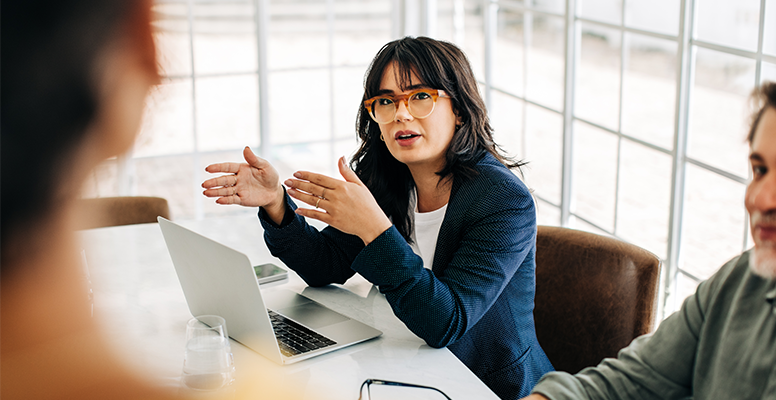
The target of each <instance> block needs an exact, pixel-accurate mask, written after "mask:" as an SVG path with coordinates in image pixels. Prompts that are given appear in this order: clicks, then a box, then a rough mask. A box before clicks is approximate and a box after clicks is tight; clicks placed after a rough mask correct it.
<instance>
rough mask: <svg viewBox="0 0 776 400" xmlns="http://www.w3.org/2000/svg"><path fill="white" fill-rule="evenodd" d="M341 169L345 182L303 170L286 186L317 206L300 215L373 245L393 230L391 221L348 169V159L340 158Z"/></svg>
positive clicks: (301, 211) (298, 212) (300, 211)
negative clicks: (373, 241)
mask: <svg viewBox="0 0 776 400" xmlns="http://www.w3.org/2000/svg"><path fill="white" fill-rule="evenodd" d="M338 167H339V171H340V174H341V175H342V177H343V178H345V181H344V182H343V181H340V180H337V179H334V178H330V177H328V176H325V175H321V174H315V173H312V172H305V171H299V172H296V173H294V177H295V178H297V179H288V180H286V181H285V182H283V183H284V184H285V185H286V187H288V188H289V189H288V191H287V193H288V195H289V196H291V197H293V198H295V199H297V200H301V201H303V202H305V203H307V204H309V205H311V206H313V207H315V209H305V208H299V209H297V210H296V213H297V214H299V215H302V216H305V217H309V218H313V219H317V220H319V221H322V222H324V223H326V224H329V225H331V226H333V227H334V228H337V229H339V230H341V231H342V232H345V233H349V234H351V235H356V236H358V237H360V238H361V240H363V241H364V244H369V243H370V242H371V241H372V240H374V239H375V238H376V237H377V236H379V235H380V234H381V233H383V232H384V231H385V230H386V229H388V228H390V227H391V221H390V220H389V219H388V217H387V216H386V215H385V213H384V212H383V210H382V209H381V208H380V206H379V205H378V204H377V201H376V200H375V198H374V197H373V196H372V193H371V192H370V191H369V189H368V188H367V187H366V186H365V185H364V184H363V183H362V182H361V180H360V179H358V176H357V175H356V173H355V172H353V170H351V169H350V168H349V167H348V166H347V164H346V163H345V157H341V158H340V159H339V163H338Z"/></svg>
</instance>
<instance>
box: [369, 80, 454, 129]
mask: <svg viewBox="0 0 776 400" xmlns="http://www.w3.org/2000/svg"><path fill="white" fill-rule="evenodd" d="M418 93H426V94H428V95H429V96H431V99H432V100H433V101H434V103H433V104H432V106H431V111H430V112H429V113H428V114H426V115H425V116H422V117H418V116H416V115H415V114H413V113H412V110H411V109H410V103H409V100H410V98H411V97H412V96H414V95H416V94H418ZM440 97H442V98H447V99H449V98H451V97H450V96H448V95H447V92H445V91H444V90H442V89H416V90H413V91H411V92H409V93H407V94H400V95H398V96H392V95H387V94H381V95H377V96H374V97H371V98H369V99H368V100H364V108H366V112H367V114H369V117H371V118H372V120H373V121H375V122H377V123H378V124H387V123H388V122H390V121H393V120H394V119H395V118H396V113H397V112H399V102H400V101H403V102H404V107H405V108H406V109H407V111H408V112H409V113H410V115H412V116H413V117H415V118H417V119H424V118H428V117H429V116H430V115H431V114H433V113H434V110H435V109H436V103H437V99H439V98H440ZM378 99H389V100H391V101H392V102H393V107H394V110H393V117H392V118H391V120H390V121H386V122H380V121H378V120H377V118H375V115H374V114H373V113H372V110H373V109H372V106H373V105H374V103H375V101H377V100H378Z"/></svg>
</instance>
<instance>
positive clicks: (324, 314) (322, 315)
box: [275, 302, 350, 329]
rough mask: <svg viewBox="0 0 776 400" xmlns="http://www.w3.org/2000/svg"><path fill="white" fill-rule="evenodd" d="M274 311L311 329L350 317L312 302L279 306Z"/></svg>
mask: <svg viewBox="0 0 776 400" xmlns="http://www.w3.org/2000/svg"><path fill="white" fill-rule="evenodd" d="M275 311H277V312H278V313H280V314H283V315H285V316H286V317H288V318H291V319H293V320H294V321H297V322H299V323H301V324H303V325H306V326H308V327H310V328H312V329H319V328H323V327H324V326H329V325H333V324H336V323H340V322H343V321H347V320H349V319H350V318H348V317H346V316H344V315H342V314H339V313H337V312H335V311H332V310H329V309H328V308H326V307H324V306H321V305H319V304H317V303H312V302H310V303H306V304H302V305H299V306H294V307H288V308H281V309H279V310H275Z"/></svg>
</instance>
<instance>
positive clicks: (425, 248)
mask: <svg viewBox="0 0 776 400" xmlns="http://www.w3.org/2000/svg"><path fill="white" fill-rule="evenodd" d="M417 196H418V195H417V191H415V192H414V193H413V196H412V198H411V199H410V208H411V210H412V211H410V215H412V228H413V229H412V236H411V237H412V244H410V247H412V251H413V252H415V254H417V255H419V256H420V258H422V259H423V266H424V267H426V268H428V269H431V267H432V266H433V265H434V252H435V251H436V244H437V239H438V238H439V228H441V227H442V220H444V219H445V212H446V211H447V204H445V205H444V206H442V208H439V209H436V210H434V211H429V212H424V213H422V212H418V202H417V200H416V199H417Z"/></svg>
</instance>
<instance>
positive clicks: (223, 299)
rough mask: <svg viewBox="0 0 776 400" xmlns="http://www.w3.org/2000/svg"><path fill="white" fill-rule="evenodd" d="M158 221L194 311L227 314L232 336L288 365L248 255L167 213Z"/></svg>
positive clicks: (184, 291)
mask: <svg viewBox="0 0 776 400" xmlns="http://www.w3.org/2000/svg"><path fill="white" fill-rule="evenodd" d="M158 221H159V226H160V227H161V229H162V233H163V235H164V240H165V242H166V243H167V249H168V250H169V253H170V257H171V258H172V262H173V265H175V271H176V273H177V274H178V279H179V280H180V283H181V287H182V288H183V294H184V295H185V297H186V303H188V306H189V310H190V311H191V314H192V315H194V316H197V315H206V314H212V315H220V316H222V317H223V318H224V319H225V320H226V326H227V330H228V332H229V336H230V337H232V339H234V340H237V341H238V342H240V343H242V344H244V345H245V346H248V347H250V348H251V349H253V350H255V351H256V352H258V353H260V354H261V355H263V356H264V357H267V358H269V359H270V360H272V361H275V362H277V363H283V357H282V356H281V354H280V350H279V349H278V345H277V341H276V339H275V334H274V332H273V330H272V323H271V322H270V320H269V316H268V315H267V312H266V309H267V307H266V306H265V304H264V299H263V298H262V296H261V290H260V289H259V283H258V281H257V280H256V275H255V272H254V270H253V267H252V266H251V263H250V260H249V259H248V257H247V256H246V255H245V254H243V253H240V252H239V251H236V250H234V249H231V248H229V247H227V246H224V245H222V244H220V243H218V242H215V241H213V240H211V239H208V238H206V237H204V236H202V235H199V234H197V233H195V232H192V231H190V230H188V229H186V228H183V227H182V226H180V225H177V224H175V223H173V222H170V221H168V220H166V219H164V218H162V217H159V218H158Z"/></svg>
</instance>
